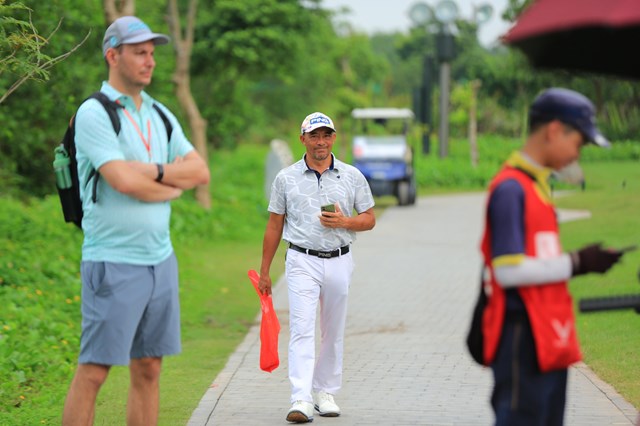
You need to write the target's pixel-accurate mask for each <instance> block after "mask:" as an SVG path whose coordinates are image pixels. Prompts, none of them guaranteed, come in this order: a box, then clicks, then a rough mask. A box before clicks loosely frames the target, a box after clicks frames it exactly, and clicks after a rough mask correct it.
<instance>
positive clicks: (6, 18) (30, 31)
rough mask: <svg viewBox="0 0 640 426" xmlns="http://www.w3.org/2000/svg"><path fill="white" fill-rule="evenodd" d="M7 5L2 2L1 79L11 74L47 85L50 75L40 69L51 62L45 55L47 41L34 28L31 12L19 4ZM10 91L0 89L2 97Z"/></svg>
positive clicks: (0, 17) (0, 6)
mask: <svg viewBox="0 0 640 426" xmlns="http://www.w3.org/2000/svg"><path fill="white" fill-rule="evenodd" d="M5 3H6V2H5V0H0V58H2V59H1V60H0V75H2V74H3V73H4V72H9V73H11V74H13V76H14V78H16V79H17V78H19V77H21V76H23V75H31V76H32V79H34V80H39V81H46V80H47V79H48V78H49V72H48V71H47V70H45V69H42V68H41V66H40V65H41V64H42V63H43V62H46V61H48V60H50V59H51V58H50V57H49V56H47V55H45V54H43V53H42V48H43V47H44V46H45V45H46V44H47V40H46V39H45V38H44V37H42V36H40V35H39V34H38V31H37V29H36V28H35V27H34V26H33V25H32V24H31V22H30V19H31V9H29V8H28V7H26V6H25V5H23V4H22V3H19V2H15V3H11V4H8V5H6V4H5ZM8 89H9V88H8V87H5V88H3V89H0V90H1V91H0V94H1V95H4V93H5V92H6V91H7V90H8Z"/></svg>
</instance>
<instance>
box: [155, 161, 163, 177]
mask: <svg viewBox="0 0 640 426" xmlns="http://www.w3.org/2000/svg"><path fill="white" fill-rule="evenodd" d="M156 166H157V167H158V176H157V177H156V182H162V178H163V177H164V166H163V165H162V164H160V163H156Z"/></svg>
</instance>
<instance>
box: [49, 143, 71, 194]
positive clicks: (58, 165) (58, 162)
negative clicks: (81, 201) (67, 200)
mask: <svg viewBox="0 0 640 426" xmlns="http://www.w3.org/2000/svg"><path fill="white" fill-rule="evenodd" d="M54 154H55V156H54V159H53V170H54V172H55V174H56V186H57V187H58V188H59V189H68V188H71V186H72V182H71V170H70V169H69V165H70V164H71V160H70V159H69V154H68V153H67V151H66V150H65V149H64V147H62V146H59V147H57V148H56V149H55V151H54Z"/></svg>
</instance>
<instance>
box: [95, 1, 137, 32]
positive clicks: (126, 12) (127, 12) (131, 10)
mask: <svg viewBox="0 0 640 426" xmlns="http://www.w3.org/2000/svg"><path fill="white" fill-rule="evenodd" d="M102 4H103V5H104V20H105V21H106V23H107V26H109V25H111V23H112V22H113V21H115V20H116V19H118V18H119V17H121V16H133V15H135V13H136V2H135V0H103V3H102Z"/></svg>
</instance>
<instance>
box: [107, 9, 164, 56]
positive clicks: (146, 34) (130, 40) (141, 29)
mask: <svg viewBox="0 0 640 426" xmlns="http://www.w3.org/2000/svg"><path fill="white" fill-rule="evenodd" d="M149 40H151V41H153V43H154V44H167V43H169V37H168V36H166V35H164V34H157V33H154V32H152V31H151V29H150V28H149V27H148V26H147V24H145V23H144V22H142V21H141V20H140V19H138V18H136V17H135V16H121V17H120V18H118V19H116V20H115V21H113V23H112V24H111V25H109V28H107V31H105V33H104V38H103V39H102V54H103V55H104V56H107V50H109V49H110V48H112V47H114V48H115V47H118V46H120V45H122V44H136V43H142V42H145V41H149Z"/></svg>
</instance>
